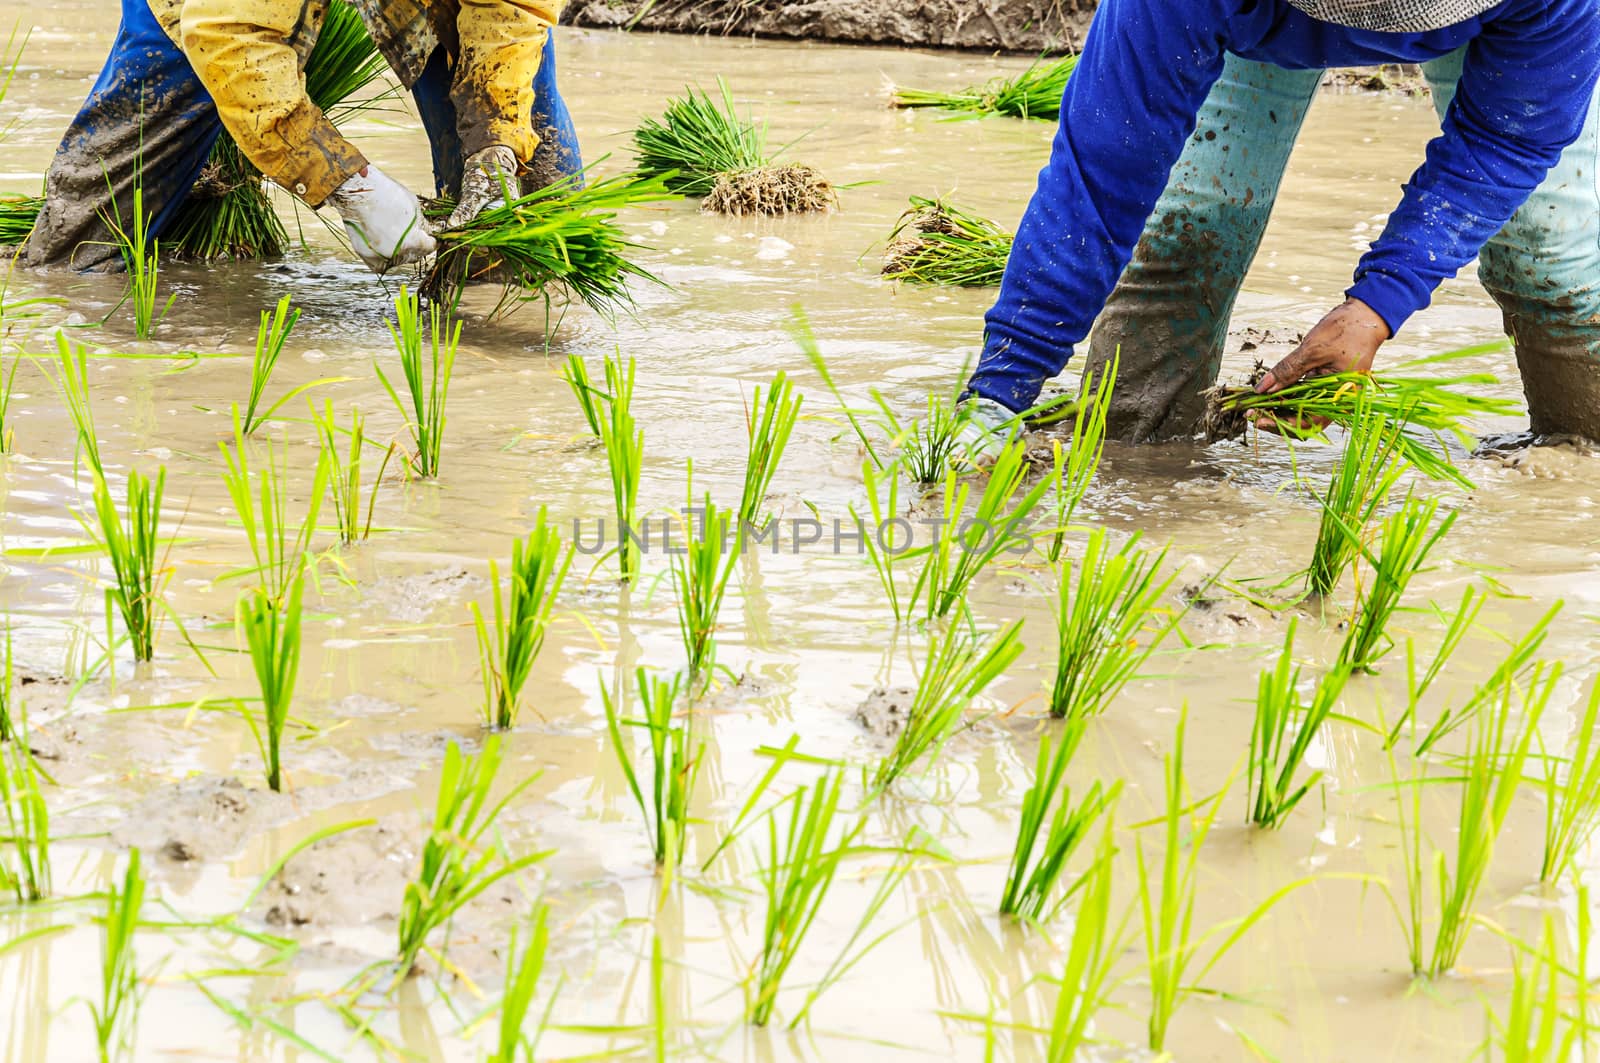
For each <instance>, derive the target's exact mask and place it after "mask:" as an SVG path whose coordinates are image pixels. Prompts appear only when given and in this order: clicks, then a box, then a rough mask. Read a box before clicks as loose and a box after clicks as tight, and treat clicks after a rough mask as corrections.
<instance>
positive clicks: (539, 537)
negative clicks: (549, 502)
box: [471, 506, 572, 731]
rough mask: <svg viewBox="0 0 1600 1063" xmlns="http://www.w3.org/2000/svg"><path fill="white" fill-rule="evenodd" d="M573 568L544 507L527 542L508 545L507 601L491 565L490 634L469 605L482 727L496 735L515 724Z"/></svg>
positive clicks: (477, 611)
mask: <svg viewBox="0 0 1600 1063" xmlns="http://www.w3.org/2000/svg"><path fill="white" fill-rule="evenodd" d="M571 566H572V547H571V545H566V546H565V547H564V546H563V544H562V542H561V533H560V532H559V531H557V530H556V528H555V526H554V525H553V524H549V523H547V522H546V514H545V510H544V507H543V506H541V507H539V515H538V517H537V518H535V520H534V525H533V531H531V532H529V533H528V537H527V539H526V540H522V539H519V540H517V541H516V542H514V543H512V544H511V566H510V570H509V571H510V576H511V592H510V594H509V595H506V594H502V592H501V590H500V569H499V566H497V565H496V564H495V563H494V562H493V561H491V562H489V582H490V583H491V584H493V586H494V627H493V629H492V630H491V629H490V627H489V625H488V623H487V622H486V621H485V620H484V617H483V611H482V610H481V609H479V608H478V603H476V602H473V603H472V605H471V609H472V623H473V627H474V628H475V630H476V631H477V633H478V662H479V668H480V670H481V671H482V673H483V716H484V722H485V723H486V724H487V725H488V726H489V727H491V728H493V729H495V730H500V731H504V730H509V729H510V728H511V727H512V725H513V724H515V723H516V720H517V709H518V706H519V704H520V703H521V700H522V689H523V687H525V686H526V685H527V683H528V677H529V676H530V675H532V674H533V663H534V661H536V660H537V659H538V657H539V651H540V650H541V649H543V648H544V636H545V632H546V630H548V628H549V626H550V614H551V612H552V611H553V610H554V609H555V604H556V599H557V598H558V597H560V595H561V585H562V584H563V583H564V582H565V581H566V578H567V570H568V569H569V568H570V567H571Z"/></svg>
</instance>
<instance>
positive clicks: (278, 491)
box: [217, 406, 328, 602]
mask: <svg viewBox="0 0 1600 1063" xmlns="http://www.w3.org/2000/svg"><path fill="white" fill-rule="evenodd" d="M217 445H218V447H219V448H220V449H221V451H222V458H223V460H224V461H225V462H226V463H227V466H228V468H227V471H226V472H225V473H224V474H223V481H224V483H225V484H226V485H227V488H228V497H229V499H230V500H231V501H232V502H233V508H234V512H236V513H237V514H238V516H239V522H240V524H241V525H243V527H244V533H245V540H246V542H247V543H248V544H249V546H250V555H251V557H252V558H253V559H254V560H255V567H254V568H251V569H248V570H246V571H247V572H254V573H256V574H257V575H258V576H259V577H260V580H261V588H262V591H263V592H264V593H265V594H266V596H267V598H268V599H269V600H270V601H272V602H281V601H283V599H284V597H285V595H287V594H288V592H289V587H290V584H291V583H293V582H294V581H295V580H297V579H298V578H299V577H300V573H301V572H302V571H303V570H304V568H305V566H306V563H307V562H306V558H307V557H308V555H310V553H311V541H312V539H314V538H315V537H316V534H317V514H318V512H319V511H320V510H321V508H322V496H323V495H324V493H325V492H326V491H327V485H328V465H327V463H326V462H325V461H323V460H321V459H320V456H319V460H318V461H317V466H316V472H315V473H314V475H313V481H312V485H311V491H310V493H309V494H308V495H307V496H306V512H305V517H304V518H303V519H302V521H301V523H300V526H299V527H298V528H294V527H292V526H291V525H290V523H289V513H288V509H289V505H288V503H289V495H288V488H287V486H286V483H285V481H286V480H287V478H288V460H289V458H288V450H287V448H286V447H285V446H283V445H282V444H281V443H280V444H274V443H273V442H272V441H271V440H268V441H266V442H265V443H263V444H259V445H261V446H262V447H263V448H264V449H265V450H266V460H265V461H264V462H262V464H261V465H260V466H259V467H256V466H253V465H252V464H251V460H250V444H249V443H248V442H247V441H246V439H245V437H244V425H243V423H242V422H241V421H240V419H239V408H238V407H237V406H235V407H234V409H233V445H232V446H231V447H230V446H229V445H228V444H227V443H226V442H221V443H218V444H217Z"/></svg>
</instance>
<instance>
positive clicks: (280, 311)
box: [244, 295, 305, 435]
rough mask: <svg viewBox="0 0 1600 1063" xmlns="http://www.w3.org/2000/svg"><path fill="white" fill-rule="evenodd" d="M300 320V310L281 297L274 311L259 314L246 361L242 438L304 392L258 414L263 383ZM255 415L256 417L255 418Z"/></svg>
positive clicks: (263, 387)
mask: <svg viewBox="0 0 1600 1063" xmlns="http://www.w3.org/2000/svg"><path fill="white" fill-rule="evenodd" d="M299 320H300V308H299V307H295V308H294V309H292V310H291V309H290V308H289V296H287V295H285V296H284V297H283V298H282V299H279V300H278V306H277V309H275V310H273V311H271V312H269V311H266V310H263V311H261V327H260V328H259V329H257V330H256V349H255V354H254V355H252V356H251V359H250V398H249V400H248V401H247V402H246V403H245V407H244V434H245V435H251V434H252V433H254V432H255V430H256V429H257V428H260V427H261V425H262V423H263V422H264V421H266V419H267V418H269V417H271V416H272V415H273V414H274V413H276V412H277V411H278V409H279V407H281V406H282V405H283V404H284V403H286V402H288V401H289V400H290V399H291V398H293V397H294V396H295V395H296V394H298V393H299V391H303V390H305V389H304V388H300V389H297V390H296V391H292V392H290V393H289V394H288V395H285V396H284V397H283V398H281V399H279V400H278V401H277V402H276V403H274V404H273V405H272V406H271V407H269V408H267V409H265V410H262V409H261V399H262V396H263V395H264V394H265V393H266V390H267V381H268V380H270V379H271V378H272V371H273V369H275V368H276V367H277V365H278V356H279V355H281V354H282V353H283V344H284V341H285V340H287V339H288V338H289V333H290V331H291V330H293V329H294V325H295V322H296V321H299ZM257 411H260V415H259V416H257Z"/></svg>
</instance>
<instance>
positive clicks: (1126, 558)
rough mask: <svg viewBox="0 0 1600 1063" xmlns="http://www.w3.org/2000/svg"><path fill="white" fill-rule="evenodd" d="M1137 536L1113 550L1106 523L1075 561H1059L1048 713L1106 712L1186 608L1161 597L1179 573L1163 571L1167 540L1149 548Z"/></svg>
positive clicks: (1071, 715)
mask: <svg viewBox="0 0 1600 1063" xmlns="http://www.w3.org/2000/svg"><path fill="white" fill-rule="evenodd" d="M1141 539H1142V536H1141V534H1140V533H1137V532H1136V533H1135V534H1134V535H1132V536H1131V537H1129V538H1128V539H1127V540H1126V541H1124V542H1123V544H1122V546H1121V547H1119V548H1117V549H1115V550H1113V549H1112V547H1111V542H1110V536H1109V535H1108V534H1107V532H1106V530H1105V529H1104V528H1096V529H1095V530H1094V531H1093V532H1092V533H1090V535H1089V541H1088V543H1087V545H1086V546H1085V547H1084V551H1083V556H1082V557H1081V558H1080V559H1079V561H1078V562H1077V564H1073V562H1072V561H1071V560H1070V559H1068V560H1067V561H1065V562H1063V563H1062V564H1061V566H1060V568H1059V572H1058V577H1057V582H1056V670H1055V677H1054V679H1053V680H1052V681H1051V686H1050V713H1051V715H1053V716H1059V717H1065V718H1067V719H1072V720H1077V719H1084V718H1086V717H1089V716H1098V715H1099V714H1100V713H1102V712H1104V711H1105V710H1106V707H1107V706H1108V705H1110V704H1111V700H1112V699H1113V698H1115V697H1116V696H1117V694H1118V693H1120V692H1121V690H1122V688H1123V687H1125V686H1127V685H1128V683H1129V682H1131V681H1132V680H1133V678H1134V677H1135V676H1136V675H1137V674H1138V671H1139V669H1140V668H1142V667H1143V666H1144V663H1145V661H1147V660H1149V659H1150V655H1151V654H1153V653H1155V651H1156V650H1157V648H1159V647H1160V645H1161V643H1162V642H1163V641H1165V640H1166V637H1167V636H1168V635H1170V634H1171V633H1172V632H1173V631H1174V630H1175V629H1176V628H1177V626H1178V624H1179V622H1180V621H1181V620H1182V619H1183V617H1184V615H1185V610H1175V609H1172V608H1170V607H1167V606H1163V605H1162V604H1161V600H1162V597H1163V596H1164V595H1165V594H1166V593H1167V589H1168V588H1169V587H1171V586H1172V581H1173V579H1174V578H1175V577H1176V575H1177V573H1176V572H1171V573H1168V574H1167V576H1166V578H1165V579H1163V578H1161V569H1162V568H1163V566H1164V564H1165V562H1166V558H1167V549H1168V548H1167V547H1162V548H1161V550H1160V551H1159V552H1157V553H1156V554H1154V555H1153V556H1152V555H1151V554H1149V553H1148V552H1146V551H1144V550H1141V549H1140V548H1139V543H1140V542H1141ZM1163 613H1165V614H1166V618H1165V619H1164V620H1161V621H1159V622H1156V618H1157V617H1158V616H1160V615H1161V614H1163Z"/></svg>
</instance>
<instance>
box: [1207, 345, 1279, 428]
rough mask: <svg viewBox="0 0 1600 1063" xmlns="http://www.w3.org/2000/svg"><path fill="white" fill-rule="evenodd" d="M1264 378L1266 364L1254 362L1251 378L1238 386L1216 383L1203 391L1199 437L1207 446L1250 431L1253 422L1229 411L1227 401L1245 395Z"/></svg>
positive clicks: (1245, 415) (1248, 417) (1246, 417)
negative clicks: (1203, 406) (1204, 400)
mask: <svg viewBox="0 0 1600 1063" xmlns="http://www.w3.org/2000/svg"><path fill="white" fill-rule="evenodd" d="M1266 375H1267V365H1266V363H1265V362H1257V363H1256V366H1255V368H1254V369H1252V370H1251V371H1250V375H1249V377H1248V378H1246V379H1245V380H1243V381H1240V382H1239V383H1237V384H1222V383H1218V384H1217V385H1216V386H1215V387H1212V388H1208V389H1207V390H1206V393H1205V395H1206V410H1205V413H1204V414H1202V415H1201V418H1200V437H1201V438H1202V439H1204V440H1205V441H1206V442H1207V443H1215V442H1218V441H1219V440H1224V439H1238V438H1239V437H1240V436H1242V435H1244V434H1245V432H1246V431H1247V430H1248V429H1249V428H1250V423H1251V421H1252V418H1251V417H1250V415H1249V414H1247V413H1246V412H1245V411H1243V410H1235V409H1229V408H1228V406H1227V400H1228V399H1230V398H1232V397H1234V396H1237V395H1247V394H1249V393H1251V392H1253V391H1254V390H1255V386H1256V384H1258V383H1260V381H1261V378H1262V377H1264V376H1266Z"/></svg>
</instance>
